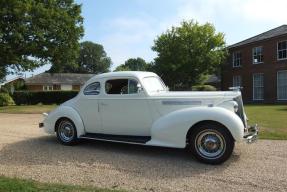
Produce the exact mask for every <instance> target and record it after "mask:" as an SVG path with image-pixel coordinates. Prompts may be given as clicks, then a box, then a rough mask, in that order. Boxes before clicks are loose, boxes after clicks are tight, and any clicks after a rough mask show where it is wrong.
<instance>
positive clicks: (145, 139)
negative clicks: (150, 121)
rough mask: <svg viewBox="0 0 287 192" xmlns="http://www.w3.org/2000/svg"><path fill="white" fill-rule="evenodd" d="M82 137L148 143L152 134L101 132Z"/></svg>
mask: <svg viewBox="0 0 287 192" xmlns="http://www.w3.org/2000/svg"><path fill="white" fill-rule="evenodd" d="M80 138H83V139H95V140H106V141H118V142H128V143H146V142H148V141H149V140H151V137H150V136H133V135H110V134H101V133H86V134H85V135H82V136H81V137H80Z"/></svg>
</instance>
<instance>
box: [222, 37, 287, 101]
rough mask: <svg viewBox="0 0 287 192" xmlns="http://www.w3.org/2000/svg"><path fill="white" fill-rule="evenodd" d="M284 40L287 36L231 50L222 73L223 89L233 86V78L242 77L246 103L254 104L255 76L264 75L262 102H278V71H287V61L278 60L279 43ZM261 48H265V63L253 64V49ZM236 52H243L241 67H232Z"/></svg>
mask: <svg viewBox="0 0 287 192" xmlns="http://www.w3.org/2000/svg"><path fill="white" fill-rule="evenodd" d="M282 40H287V35H285V36H281V37H275V38H272V39H269V40H264V41H260V42H255V43H252V44H248V45H243V46H240V47H236V48H230V49H229V53H230V56H229V58H228V61H227V64H226V65H225V66H224V68H223V71H222V89H223V90H228V87H231V86H232V81H233V76H235V75H241V78H242V86H243V90H242V95H243V99H244V101H245V102H254V101H253V74H254V73H263V74H264V100H263V101H262V102H264V103H275V102H277V71H280V70H287V59H285V60H281V61H278V60H277V42H278V41H282ZM259 46H262V47H263V63H261V64H253V61H252V59H253V57H252V48H254V47H259ZM234 51H240V52H241V67H238V68H233V67H232V53H233V52H234ZM256 102H258V101H256ZM286 102H287V101H286Z"/></svg>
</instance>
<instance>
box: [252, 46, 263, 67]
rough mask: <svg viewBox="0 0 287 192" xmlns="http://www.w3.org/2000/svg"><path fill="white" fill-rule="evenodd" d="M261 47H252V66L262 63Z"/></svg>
mask: <svg viewBox="0 0 287 192" xmlns="http://www.w3.org/2000/svg"><path fill="white" fill-rule="evenodd" d="M262 50H263V49H262V47H254V48H253V49H252V53H253V64H258V63H263V51H262Z"/></svg>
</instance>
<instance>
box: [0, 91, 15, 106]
mask: <svg viewBox="0 0 287 192" xmlns="http://www.w3.org/2000/svg"><path fill="white" fill-rule="evenodd" d="M14 104H15V103H14V101H13V99H12V97H11V96H10V95H9V94H8V93H0V106H1V107H2V106H8V105H14Z"/></svg>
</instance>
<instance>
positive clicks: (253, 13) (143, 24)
mask: <svg viewBox="0 0 287 192" xmlns="http://www.w3.org/2000/svg"><path fill="white" fill-rule="evenodd" d="M149 2H152V1H149ZM177 2H178V4H177V6H175V7H174V9H175V10H176V14H174V15H170V17H168V18H162V17H159V16H155V15H149V14H148V13H142V14H138V15H136V16H134V17H118V18H114V19H111V20H107V21H104V23H105V28H106V30H107V31H108V34H107V35H106V36H105V37H104V38H102V43H103V44H104V46H105V49H106V51H107V52H108V54H109V55H110V56H111V57H112V60H113V61H114V66H113V68H115V67H116V66H117V65H119V64H121V63H124V61H125V60H126V59H128V58H130V57H143V58H144V59H146V60H152V58H153V57H154V56H155V54H156V53H154V52H152V50H151V49H150V47H151V46H152V45H153V40H154V39H155V38H156V36H157V35H159V34H161V33H162V32H164V31H166V30H167V29H168V28H170V27H171V26H177V25H179V24H180V22H181V21H183V20H190V19H194V20H195V21H198V22H199V23H201V24H203V23H206V22H211V23H213V24H214V25H215V27H216V29H217V30H218V31H221V32H225V34H226V36H227V42H228V43H229V44H230V43H231V42H232V43H234V42H236V41H240V40H243V39H244V38H247V37H250V36H252V35H255V34H257V33H260V32H264V30H267V29H270V28H272V27H276V26H278V25H281V24H284V23H287V11H285V9H286V7H287V1H286V0H273V1H262V0H177ZM150 6H152V3H150ZM163 7H164V6H163ZM159 9H160V7H159ZM258 26H260V27H258Z"/></svg>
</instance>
